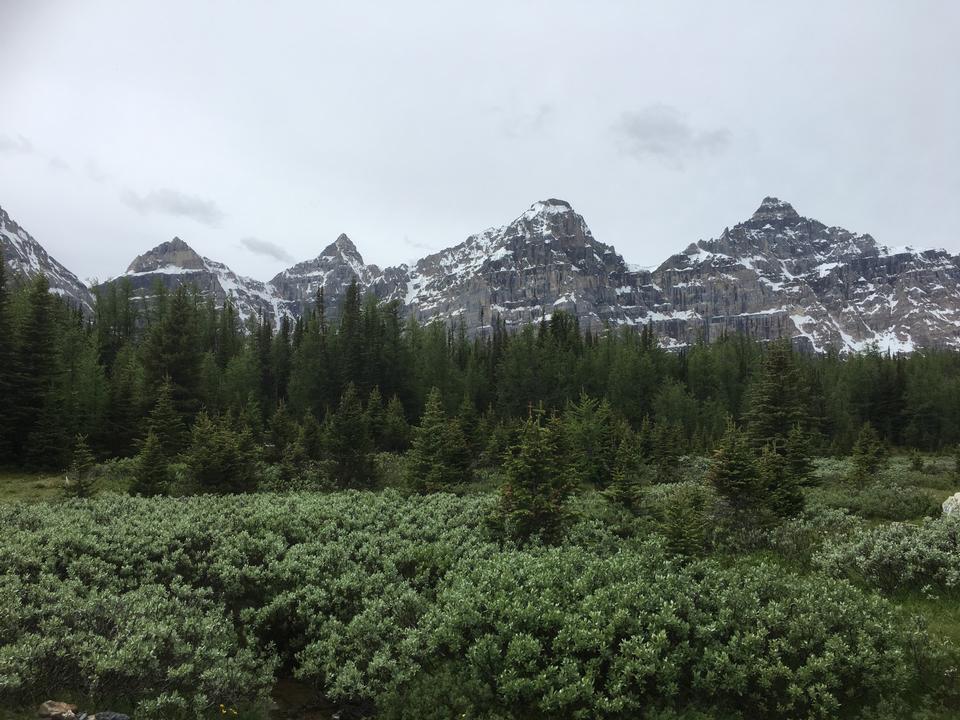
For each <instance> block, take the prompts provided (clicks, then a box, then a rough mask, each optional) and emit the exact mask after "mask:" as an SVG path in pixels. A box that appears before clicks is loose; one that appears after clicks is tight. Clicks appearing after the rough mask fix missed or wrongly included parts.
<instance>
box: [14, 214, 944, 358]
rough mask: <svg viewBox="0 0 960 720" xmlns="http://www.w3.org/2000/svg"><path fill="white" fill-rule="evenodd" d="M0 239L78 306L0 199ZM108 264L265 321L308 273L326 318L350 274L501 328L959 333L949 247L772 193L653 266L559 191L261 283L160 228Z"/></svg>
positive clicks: (663, 333) (895, 349)
mask: <svg viewBox="0 0 960 720" xmlns="http://www.w3.org/2000/svg"><path fill="white" fill-rule="evenodd" d="M0 247H2V250H3V254H4V258H5V260H6V263H7V265H8V267H9V268H10V269H11V270H12V271H13V274H14V275H20V276H26V277H30V276H32V275H35V274H37V273H41V272H42V273H45V274H46V275H47V276H48V278H49V279H50V282H51V291H52V292H56V293H58V294H60V295H62V296H64V297H65V298H67V299H68V300H70V301H71V302H73V303H75V304H77V305H78V306H80V307H81V308H82V309H83V310H84V311H85V312H89V311H90V310H91V309H92V307H93V302H94V301H93V296H92V294H91V291H90V289H89V288H87V287H86V286H85V285H84V284H83V283H82V282H81V281H80V280H79V279H78V278H77V277H76V276H75V275H73V273H71V272H70V271H69V270H67V269H66V268H65V267H63V266H62V265H61V264H60V263H58V262H57V261H56V260H54V259H53V258H52V257H50V256H49V255H48V254H47V253H46V251H44V249H43V248H42V246H41V245H40V244H39V243H38V242H37V241H36V240H34V238H33V237H31V236H30V235H29V233H27V232H26V231H24V230H23V229H22V228H20V227H19V226H18V225H17V224H16V223H15V222H13V220H11V219H10V218H9V216H8V215H7V213H6V212H4V211H3V210H2V209H0ZM121 277H124V278H128V279H129V280H130V282H131V284H132V286H133V289H134V294H135V296H136V297H138V298H142V299H146V298H148V297H149V295H150V294H151V293H152V292H153V288H154V287H155V286H156V283H157V281H160V282H162V283H163V284H164V285H166V286H167V287H168V288H173V287H176V286H177V285H178V284H181V283H184V282H188V283H191V284H194V285H196V286H197V287H198V288H199V290H200V291H201V292H202V293H203V294H205V295H207V296H210V297H212V298H213V299H214V300H215V302H217V303H218V304H222V303H223V302H225V301H226V299H227V298H229V299H230V300H231V302H232V303H233V304H234V306H235V307H236V308H237V309H238V311H239V313H240V315H241V316H242V317H244V318H250V317H254V316H266V317H269V318H270V319H271V320H272V321H276V320H278V319H279V318H280V317H282V316H284V315H286V316H289V317H296V316H298V315H300V314H302V313H304V312H305V311H307V310H308V309H310V308H311V307H312V306H313V303H314V302H315V298H316V296H317V292H318V290H319V289H320V288H321V287H322V288H323V289H324V296H325V300H326V304H327V310H328V314H329V315H330V316H331V317H333V318H335V316H336V315H337V313H338V311H339V308H340V305H341V303H342V300H343V297H344V295H345V292H346V289H347V288H348V287H349V285H350V284H351V283H352V282H353V281H354V280H356V281H357V282H358V284H359V286H360V287H361V289H362V290H363V291H364V292H365V293H372V294H373V295H374V296H376V297H377V298H378V299H380V300H382V301H392V300H396V301H398V302H399V303H400V305H401V307H402V311H403V314H404V315H406V316H412V317H414V318H416V319H417V320H418V321H420V322H429V321H434V320H440V321H443V322H447V323H451V322H456V323H460V322H462V323H463V324H464V325H465V327H466V329H467V331H468V333H469V334H471V335H475V334H478V333H483V332H485V331H486V330H488V329H489V328H490V327H491V326H492V324H493V323H494V322H497V321H502V322H503V323H504V324H505V325H506V326H507V328H508V329H511V328H517V327H519V326H522V325H524V324H528V323H536V322H540V321H541V320H543V319H548V318H549V317H550V316H551V315H552V313H554V312H555V311H558V310H563V311H566V312H568V313H571V314H573V315H575V316H576V317H577V318H578V320H579V322H580V326H581V328H582V329H584V330H586V329H590V330H591V331H594V332H599V331H601V330H603V329H605V328H618V327H628V328H642V327H645V326H647V325H649V326H651V327H652V328H653V330H654V332H655V333H656V335H657V336H658V337H659V338H660V342H661V343H662V344H663V345H665V346H668V347H679V346H685V345H689V344H691V343H695V342H698V341H701V340H704V341H712V340H715V339H717V338H719V337H721V336H723V335H724V334H729V333H734V332H739V333H746V334H748V335H750V336H752V337H755V338H759V339H764V340H770V339H774V338H777V337H791V338H793V339H794V341H795V342H796V343H797V344H798V345H802V346H806V347H807V348H808V349H811V350H813V351H817V352H826V351H828V350H831V349H834V350H838V351H840V352H855V351H860V350H865V349H867V348H870V347H876V348H878V349H879V350H881V351H884V352H892V353H907V352H911V351H913V350H915V349H917V348H921V347H935V346H949V347H960V265H958V257H956V256H953V255H951V254H950V253H948V252H946V251H945V250H918V249H914V248H911V247H903V248H891V247H888V246H885V245H880V244H878V243H877V242H876V241H875V240H874V239H873V238H872V237H871V236H870V235H866V234H857V233H853V232H850V231H848V230H845V229H843V228H841V227H837V226H827V225H825V224H823V223H821V222H819V221H818V220H814V219H811V218H806V217H803V216H801V215H800V214H799V213H797V211H796V210H794V208H793V207H792V206H791V205H790V204H789V203H786V202H783V201H781V200H778V199H777V198H773V197H767V198H764V200H763V201H762V203H761V204H760V207H759V208H758V209H757V211H756V212H755V213H754V214H753V215H752V216H751V217H750V218H748V219H747V220H745V221H743V222H740V223H738V224H737V225H735V226H733V227H732V228H729V227H728V228H726V229H724V230H723V232H722V233H720V234H719V235H718V236H717V237H716V238H714V239H710V240H700V241H698V242H695V243H692V244H690V245H689V246H688V247H687V248H686V249H685V250H683V251H682V252H680V253H677V254H675V255H672V256H671V257H669V258H667V260H666V261H664V262H663V263H662V264H661V265H660V266H659V267H656V268H640V267H637V266H634V265H630V264H628V263H626V262H625V261H624V259H623V257H621V256H620V255H619V254H618V253H617V251H616V249H615V248H614V247H613V246H612V245H606V244H604V243H602V242H600V241H598V240H597V239H596V238H594V236H593V234H592V233H591V231H590V228H589V227H588V226H587V223H586V222H585V220H584V219H583V217H582V216H581V215H579V214H578V213H576V212H575V211H574V209H573V208H572V207H571V206H570V204H569V203H567V202H565V201H563V200H556V199H549V200H544V201H541V202H537V203H534V204H533V205H532V206H531V207H530V208H529V209H528V210H527V211H526V212H524V213H523V214H521V215H520V216H519V217H517V218H516V219H515V220H513V221H512V222H510V223H508V224H507V225H504V226H502V227H496V228H490V229H488V230H484V231H483V232H481V233H478V234H476V235H471V236H470V237H468V238H467V239H466V240H464V241H463V242H461V243H460V244H458V245H454V246H452V247H450V248H447V249H445V250H442V251H440V252H438V253H434V254H432V255H428V256H426V257H424V258H422V259H420V260H418V261H417V262H416V263H414V264H412V265H406V264H404V265H399V266H395V267H387V268H383V269H381V268H380V267H378V266H377V265H368V264H367V263H366V262H365V261H364V259H363V257H362V256H361V254H360V252H359V251H358V250H357V247H356V246H355V245H354V243H353V242H352V241H351V240H350V238H349V237H347V236H346V235H340V236H339V237H338V238H337V239H336V240H335V241H334V242H333V243H331V244H330V245H328V246H327V247H326V248H324V250H323V251H322V252H321V253H320V254H319V255H318V256H317V257H315V258H314V259H312V260H307V261H304V262H301V263H298V264H296V265H294V266H293V267H291V268H288V269H287V270H284V271H283V272H281V273H279V274H278V275H277V276H276V277H274V278H273V279H272V280H271V281H269V282H262V281H259V280H254V279H251V278H247V277H243V276H240V275H237V274H236V273H234V272H233V271H232V270H230V268H229V267H228V266H226V265H225V264H223V263H221V262H217V261H214V260H210V259H208V258H205V257H202V256H201V255H199V254H198V253H197V252H195V251H194V250H193V249H192V248H191V247H190V246H189V245H187V243H185V242H184V241H183V240H181V239H179V238H174V239H173V240H171V241H169V242H165V243H163V244H161V245H159V246H157V247H155V248H153V249H152V250H150V251H148V252H146V253H144V254H143V255H140V256H138V257H137V258H136V259H134V261H133V262H132V263H131V264H130V266H129V268H128V269H127V271H126V273H125V274H124V275H122V276H121ZM116 280H117V279H114V280H112V281H111V282H115V281H116Z"/></svg>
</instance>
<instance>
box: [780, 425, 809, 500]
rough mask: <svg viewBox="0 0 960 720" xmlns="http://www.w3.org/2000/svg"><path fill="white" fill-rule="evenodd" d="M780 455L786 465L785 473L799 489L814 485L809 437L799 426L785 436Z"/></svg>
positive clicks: (795, 426)
mask: <svg viewBox="0 0 960 720" xmlns="http://www.w3.org/2000/svg"><path fill="white" fill-rule="evenodd" d="M782 455H783V457H784V460H785V461H786V464H787V472H789V473H790V476H791V478H792V480H793V482H794V483H795V484H796V485H798V486H799V487H807V486H810V485H812V484H814V482H815V480H814V476H813V452H812V450H811V449H810V436H809V435H808V434H807V433H806V432H804V430H803V428H802V427H800V424H799V423H798V424H796V425H794V426H793V428H792V429H791V430H790V434H789V435H787V441H786V442H785V443H784V446H783V450H782Z"/></svg>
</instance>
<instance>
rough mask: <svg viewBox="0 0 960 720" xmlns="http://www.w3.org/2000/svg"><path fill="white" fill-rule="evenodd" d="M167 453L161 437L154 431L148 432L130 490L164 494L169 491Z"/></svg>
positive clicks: (147, 493)
mask: <svg viewBox="0 0 960 720" xmlns="http://www.w3.org/2000/svg"><path fill="white" fill-rule="evenodd" d="M168 462H169V459H168V458H167V455H166V453H165V452H164V450H163V444H162V443H161V442H160V438H159V437H158V436H157V434H156V433H154V432H148V433H147V438H146V440H144V442H143V447H142V448H140V453H139V454H138V455H137V465H136V470H135V471H134V481H133V485H132V486H131V487H130V492H132V493H134V494H135V495H145V496H147V497H149V496H153V495H162V494H164V493H166V491H167V485H168V483H169V470H168Z"/></svg>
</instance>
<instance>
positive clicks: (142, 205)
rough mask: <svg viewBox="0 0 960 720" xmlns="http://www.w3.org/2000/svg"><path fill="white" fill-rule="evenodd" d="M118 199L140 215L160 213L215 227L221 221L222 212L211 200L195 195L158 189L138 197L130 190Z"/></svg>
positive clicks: (168, 189)
mask: <svg viewBox="0 0 960 720" xmlns="http://www.w3.org/2000/svg"><path fill="white" fill-rule="evenodd" d="M120 199H121V200H122V201H123V203H124V205H128V206H129V207H132V208H133V209H134V210H136V211H137V212H139V213H140V214H141V215H148V214H151V213H160V214H162V215H173V216H176V217H186V218H190V219H191V220H195V221H196V222H198V223H202V224H204V225H210V226H215V225H218V224H219V223H220V221H221V220H222V219H223V212H222V211H221V210H220V208H219V207H218V206H217V204H216V203H215V202H213V200H204V199H203V198H200V197H197V196H196V195H185V194H184V193H182V192H179V191H178V190H171V189H170V188H158V189H157V190H151V191H150V192H148V193H147V194H146V195H138V194H137V193H135V192H133V191H132V190H126V191H124V192H123V193H122V194H121V196H120Z"/></svg>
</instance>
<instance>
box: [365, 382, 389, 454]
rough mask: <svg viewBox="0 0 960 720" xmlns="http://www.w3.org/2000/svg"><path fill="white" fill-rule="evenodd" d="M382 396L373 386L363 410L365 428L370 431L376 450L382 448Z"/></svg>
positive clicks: (378, 389)
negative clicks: (365, 422)
mask: <svg viewBox="0 0 960 720" xmlns="http://www.w3.org/2000/svg"><path fill="white" fill-rule="evenodd" d="M384 414H385V413H384V409H383V396H382V395H380V388H379V386H377V385H374V386H373V389H372V390H371V391H370V395H369V396H368V397H367V405H366V407H365V408H364V416H365V418H366V421H367V428H368V429H369V431H370V437H371V438H372V439H373V442H374V444H375V445H376V446H377V448H380V449H382V448H383V424H384Z"/></svg>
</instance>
